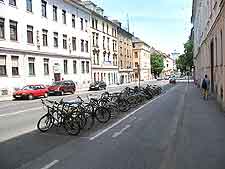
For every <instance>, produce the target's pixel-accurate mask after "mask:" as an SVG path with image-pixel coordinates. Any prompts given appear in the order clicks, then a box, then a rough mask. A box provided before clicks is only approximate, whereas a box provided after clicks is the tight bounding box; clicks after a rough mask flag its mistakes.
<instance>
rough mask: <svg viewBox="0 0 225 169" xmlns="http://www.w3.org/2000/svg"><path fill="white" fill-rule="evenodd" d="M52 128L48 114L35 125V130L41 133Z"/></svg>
mask: <svg viewBox="0 0 225 169" xmlns="http://www.w3.org/2000/svg"><path fill="white" fill-rule="evenodd" d="M52 126H53V118H52V116H50V115H49V114H46V115H44V116H42V117H41V118H40V120H39V121H38V123H37V128H38V129H39V130H40V131H41V132H46V131H48V130H49V129H50V128H51V127H52Z"/></svg>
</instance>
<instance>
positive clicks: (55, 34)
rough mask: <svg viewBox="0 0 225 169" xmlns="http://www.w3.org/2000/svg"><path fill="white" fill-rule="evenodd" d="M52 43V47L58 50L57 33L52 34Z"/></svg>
mask: <svg viewBox="0 0 225 169" xmlns="http://www.w3.org/2000/svg"><path fill="white" fill-rule="evenodd" d="M53 36H54V37H53V41H54V47H55V48H58V46H59V43H58V33H57V32H54V33H53Z"/></svg>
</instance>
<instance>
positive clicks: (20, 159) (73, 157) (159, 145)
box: [0, 83, 225, 169]
mask: <svg viewBox="0 0 225 169" xmlns="http://www.w3.org/2000/svg"><path fill="white" fill-rule="evenodd" d="M215 107H216V106H215V104H214V102H213V101H209V103H206V102H203V101H201V98H200V97H199V93H198V90H197V89H195V88H194V87H193V85H192V84H189V85H187V84H185V83H181V84H177V85H176V86H175V87H173V88H170V89H168V91H167V92H166V93H164V94H162V95H161V96H159V97H157V98H155V99H154V100H152V101H150V102H148V103H146V104H145V105H143V106H141V107H139V108H138V109H136V110H132V111H131V112H129V113H128V114H126V115H123V116H121V117H120V118H118V119H114V120H113V121H112V123H110V124H108V125H107V126H98V127H97V128H95V129H94V130H93V131H91V132H87V133H83V134H81V136H79V137H70V136H67V135H65V134H63V132H61V131H58V130H56V131H55V130H53V131H51V132H48V133H45V134H42V133H40V132H38V131H36V130H35V131H32V132H28V133H27V134H23V135H20V136H17V137H14V138H11V139H9V140H5V141H2V142H1V143H0V164H1V167H0V168H1V169H14V168H18V169H49V168H51V169H224V168H225V161H224V159H225V149H224V147H225V132H224V128H225V117H224V114H222V113H221V112H220V111H219V110H218V109H216V108H215ZM204 108H205V109H204ZM30 113H31V112H30ZM33 114H34V113H33ZM35 114H38V111H35ZM9 117H10V118H11V116H9ZM20 118H21V119H20ZM22 118H23V116H19V117H17V120H18V121H22ZM33 118H34V119H35V118H36V116H34V117H33ZM31 119H32V116H31ZM7 121H8V120H6V122H5V125H6V124H7ZM2 122H3V120H2V121H1V123H0V124H1V130H0V131H2ZM24 123H26V122H24ZM18 125H19V124H18ZM15 127H16V125H15ZM9 132H12V131H9Z"/></svg>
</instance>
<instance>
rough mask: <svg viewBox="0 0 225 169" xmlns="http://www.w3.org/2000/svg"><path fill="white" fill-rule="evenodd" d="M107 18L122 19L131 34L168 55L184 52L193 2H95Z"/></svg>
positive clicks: (158, 0)
mask: <svg viewBox="0 0 225 169" xmlns="http://www.w3.org/2000/svg"><path fill="white" fill-rule="evenodd" d="M93 2H95V3H96V4H97V5H99V6H100V7H103V8H104V10H105V15H107V16H111V17H113V19H118V20H120V21H121V22H122V23H123V26H125V27H127V26H126V25H127V21H126V20H127V14H128V16H129V21H130V32H134V34H135V36H138V37H140V38H141V39H143V40H144V41H146V42H147V43H149V45H151V46H154V47H155V48H157V49H160V50H162V51H163V52H166V53H168V54H169V53H171V52H173V51H174V50H177V51H178V52H183V44H184V42H186V41H187V40H188V36H189V34H190V29H191V23H190V20H191V11H192V0H93Z"/></svg>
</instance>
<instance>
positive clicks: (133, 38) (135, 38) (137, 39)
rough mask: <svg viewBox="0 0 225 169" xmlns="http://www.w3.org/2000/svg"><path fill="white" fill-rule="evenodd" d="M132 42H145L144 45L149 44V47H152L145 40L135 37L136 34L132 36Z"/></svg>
mask: <svg viewBox="0 0 225 169" xmlns="http://www.w3.org/2000/svg"><path fill="white" fill-rule="evenodd" d="M132 42H133V43H143V44H144V45H146V46H148V47H149V48H150V47H151V46H150V45H148V44H147V43H146V42H144V41H143V40H141V39H140V38H138V37H135V36H133V37H132Z"/></svg>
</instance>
